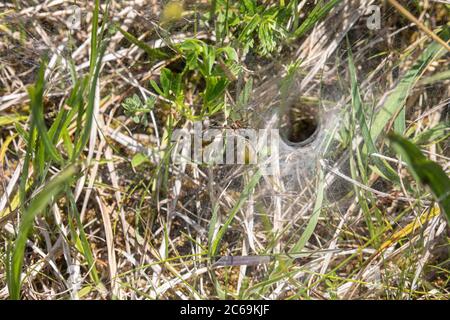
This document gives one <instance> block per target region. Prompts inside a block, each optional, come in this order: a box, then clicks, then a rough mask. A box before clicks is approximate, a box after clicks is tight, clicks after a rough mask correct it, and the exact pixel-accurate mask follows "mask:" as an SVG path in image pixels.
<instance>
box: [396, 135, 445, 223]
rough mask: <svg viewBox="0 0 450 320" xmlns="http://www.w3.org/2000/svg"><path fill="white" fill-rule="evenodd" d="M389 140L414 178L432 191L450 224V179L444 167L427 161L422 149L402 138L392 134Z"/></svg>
mask: <svg viewBox="0 0 450 320" xmlns="http://www.w3.org/2000/svg"><path fill="white" fill-rule="evenodd" d="M389 140H390V141H391V143H392V147H393V148H394V150H395V151H396V152H397V153H398V154H399V155H400V156H401V157H402V159H403V160H404V161H405V162H406V163H407V164H408V169H409V171H410V172H411V173H412V175H413V176H414V178H415V179H416V180H417V181H418V182H420V183H421V184H423V185H426V186H428V187H429V188H430V189H431V192H432V193H433V195H434V197H435V198H436V200H437V202H438V203H439V205H440V206H441V209H442V211H443V212H444V213H445V214H446V215H447V219H448V222H449V223H450V179H449V177H448V176H447V174H446V173H445V171H444V170H443V169H442V167H441V166H440V165H439V164H437V163H436V162H434V161H431V160H429V159H427V158H426V157H425V156H424V155H423V153H422V152H421V151H420V149H419V148H418V147H417V146H416V145H414V144H413V143H412V142H410V141H408V140H407V139H405V138H403V137H402V136H400V135H398V134H396V133H391V134H390V135H389Z"/></svg>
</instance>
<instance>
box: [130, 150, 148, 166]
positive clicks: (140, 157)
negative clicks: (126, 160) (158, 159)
mask: <svg viewBox="0 0 450 320" xmlns="http://www.w3.org/2000/svg"><path fill="white" fill-rule="evenodd" d="M148 161H149V160H148V157H147V156H146V155H145V154H143V153H136V154H135V155H134V156H133V159H131V165H132V166H133V168H137V167H139V166H140V165H141V164H143V163H145V162H148Z"/></svg>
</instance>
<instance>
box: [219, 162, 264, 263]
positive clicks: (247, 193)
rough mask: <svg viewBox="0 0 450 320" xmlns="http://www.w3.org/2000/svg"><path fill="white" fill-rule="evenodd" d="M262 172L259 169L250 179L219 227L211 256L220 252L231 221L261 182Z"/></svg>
mask: <svg viewBox="0 0 450 320" xmlns="http://www.w3.org/2000/svg"><path fill="white" fill-rule="evenodd" d="M261 176H262V174H261V171H260V170H258V171H257V172H256V173H255V174H254V175H253V176H252V178H251V179H250V181H249V182H248V184H247V185H246V186H245V188H244V190H243V191H242V193H241V196H240V197H239V200H238V202H237V203H236V205H235V206H234V207H233V209H231V212H230V213H229V214H228V217H227V220H226V221H225V223H224V224H223V226H222V228H220V229H219V231H218V232H217V235H216V237H215V239H214V240H213V242H212V244H211V247H210V256H212V257H214V256H216V255H217V254H218V252H219V245H220V242H221V241H222V238H223V236H224V235H225V232H226V231H227V229H228V227H229V226H230V224H231V222H232V221H233V219H234V217H235V216H236V214H237V213H238V211H239V209H240V208H241V207H242V205H243V204H244V202H245V201H246V200H247V198H248V197H249V196H250V193H251V192H252V191H253V189H254V188H255V186H256V184H257V183H258V182H259V179H260V178H261Z"/></svg>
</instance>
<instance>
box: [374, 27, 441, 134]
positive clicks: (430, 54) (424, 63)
mask: <svg viewBox="0 0 450 320" xmlns="http://www.w3.org/2000/svg"><path fill="white" fill-rule="evenodd" d="M441 37H442V38H443V39H444V40H445V41H447V40H448V39H449V38H450V30H449V29H448V28H447V29H446V30H445V32H442V33H441ZM445 53H446V51H445V50H444V49H443V48H442V46H441V45H440V44H438V43H432V44H430V45H429V46H428V47H427V49H426V50H425V51H424V52H423V53H422V54H421V55H420V57H419V58H418V60H417V62H416V63H415V65H414V66H413V67H412V68H411V69H410V70H408V72H406V74H405V76H404V77H403V78H402V79H401V80H400V83H399V84H398V85H397V87H396V88H395V89H394V91H393V92H392V93H391V94H390V95H389V97H388V98H387V100H386V102H385V103H384V105H383V107H382V108H381V109H380V111H379V113H378V114H377V116H376V117H375V120H374V122H373V125H372V128H371V130H370V135H371V137H372V139H373V140H374V141H376V140H377V138H378V136H379V135H380V134H381V132H383V130H384V128H385V126H386V124H387V123H388V122H389V121H390V120H391V119H392V117H394V116H395V115H397V114H399V113H400V112H401V109H402V108H403V106H404V104H405V101H406V99H407V97H408V96H409V92H410V91H411V89H412V88H413V87H414V85H415V84H416V82H417V81H418V80H419V78H420V76H421V75H422V74H423V72H424V71H425V70H426V68H427V67H428V66H429V64H430V63H431V62H433V61H434V60H435V59H437V58H439V57H441V56H442V55H443V54H445Z"/></svg>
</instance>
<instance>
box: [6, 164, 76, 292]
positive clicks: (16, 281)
mask: <svg viewBox="0 0 450 320" xmlns="http://www.w3.org/2000/svg"><path fill="white" fill-rule="evenodd" d="M76 171H77V169H76V166H74V165H72V166H70V167H68V168H66V169H65V170H63V171H62V172H61V173H59V174H58V175H57V176H56V177H55V178H53V179H52V180H51V181H50V182H49V183H48V184H47V185H46V186H45V187H44V188H43V189H42V191H40V192H39V193H38V194H37V195H36V196H35V197H34V198H33V200H32V201H31V203H30V205H29V206H28V208H27V209H26V210H25V212H24V214H23V216H22V220H21V222H20V227H19V232H18V235H17V238H16V241H15V243H14V248H13V252H12V256H11V265H10V268H9V273H10V274H9V276H8V279H9V282H8V289H9V294H10V299H13V300H17V299H19V298H20V287H21V279H20V275H21V272H22V265H23V257H24V252H25V246H26V242H27V238H28V234H29V232H30V230H31V228H32V227H33V223H34V218H35V217H36V216H37V215H38V214H39V213H40V212H41V211H42V210H44V208H45V207H46V206H47V204H48V203H49V202H50V201H51V200H52V199H53V198H54V197H56V196H57V195H58V193H59V192H60V191H61V190H62V188H63V187H64V185H65V184H66V183H67V182H68V181H69V180H70V179H71V178H72V177H73V176H74V174H75V173H76Z"/></svg>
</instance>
